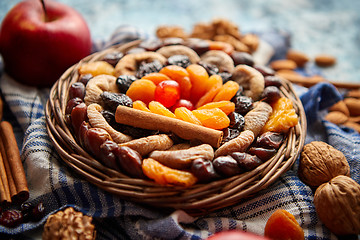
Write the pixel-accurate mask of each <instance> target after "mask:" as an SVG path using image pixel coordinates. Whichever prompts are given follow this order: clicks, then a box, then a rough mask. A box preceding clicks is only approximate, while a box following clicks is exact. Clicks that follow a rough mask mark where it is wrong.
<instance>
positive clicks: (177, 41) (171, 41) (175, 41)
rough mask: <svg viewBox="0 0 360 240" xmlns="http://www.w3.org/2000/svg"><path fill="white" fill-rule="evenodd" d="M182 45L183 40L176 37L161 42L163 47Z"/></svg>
mask: <svg viewBox="0 0 360 240" xmlns="http://www.w3.org/2000/svg"><path fill="white" fill-rule="evenodd" d="M183 44H184V40H183V39H182V38H178V37H169V38H165V39H164V40H163V45H164V46H171V45H183Z"/></svg>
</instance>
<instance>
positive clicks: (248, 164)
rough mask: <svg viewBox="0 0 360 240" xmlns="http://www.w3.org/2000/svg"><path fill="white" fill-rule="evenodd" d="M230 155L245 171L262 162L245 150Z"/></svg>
mask: <svg viewBox="0 0 360 240" xmlns="http://www.w3.org/2000/svg"><path fill="white" fill-rule="evenodd" d="M230 156H231V157H232V158H233V159H235V160H236V162H237V163H238V164H239V166H240V167H241V168H242V169H244V170H246V171H251V170H253V169H255V168H257V167H258V166H260V165H261V164H262V163H263V162H262V161H261V159H260V158H258V157H257V156H253V155H250V154H248V153H245V152H233V153H231V154H230Z"/></svg>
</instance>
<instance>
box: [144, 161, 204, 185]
mask: <svg viewBox="0 0 360 240" xmlns="http://www.w3.org/2000/svg"><path fill="white" fill-rule="evenodd" d="M142 169H143V172H144V174H145V175H146V176H147V177H148V178H150V179H153V180H154V181H155V182H156V183H158V184H162V185H176V186H183V187H190V186H192V185H194V184H195V183H196V182H197V178H196V177H195V176H194V174H192V173H190V172H187V171H183V170H177V169H172V168H169V167H166V166H165V165H163V164H161V163H159V162H158V161H156V160H154V159H151V158H146V159H144V160H143V163H142Z"/></svg>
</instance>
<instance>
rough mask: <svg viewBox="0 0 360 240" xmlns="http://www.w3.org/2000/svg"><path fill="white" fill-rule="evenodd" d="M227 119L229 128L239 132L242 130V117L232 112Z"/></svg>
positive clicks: (243, 120)
mask: <svg viewBox="0 0 360 240" xmlns="http://www.w3.org/2000/svg"><path fill="white" fill-rule="evenodd" d="M228 117H229V119H230V125H229V127H230V128H234V129H237V130H239V131H241V130H242V129H243V128H244V125H245V118H244V117H243V115H241V114H240V113H237V112H232V113H230V114H229V115H228Z"/></svg>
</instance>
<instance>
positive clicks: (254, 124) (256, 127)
mask: <svg viewBox="0 0 360 240" xmlns="http://www.w3.org/2000/svg"><path fill="white" fill-rule="evenodd" d="M272 111H273V109H272V107H271V106H270V105H269V104H268V103H266V102H256V103H254V109H252V110H251V111H249V112H248V113H247V114H246V115H245V116H244V118H245V125H244V130H250V131H252V132H253V133H254V136H255V137H256V136H258V135H259V133H260V132H261V129H263V127H264V126H265V124H266V122H267V121H268V120H269V117H270V115H271V112H272Z"/></svg>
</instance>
